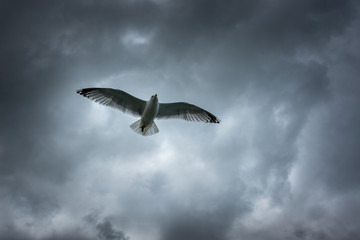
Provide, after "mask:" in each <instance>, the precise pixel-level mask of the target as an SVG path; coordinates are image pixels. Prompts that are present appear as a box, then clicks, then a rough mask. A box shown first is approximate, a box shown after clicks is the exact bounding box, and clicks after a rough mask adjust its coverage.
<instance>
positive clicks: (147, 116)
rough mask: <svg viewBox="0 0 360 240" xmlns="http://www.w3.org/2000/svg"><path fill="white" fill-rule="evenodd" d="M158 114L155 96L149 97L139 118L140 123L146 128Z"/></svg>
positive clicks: (157, 101)
mask: <svg viewBox="0 0 360 240" xmlns="http://www.w3.org/2000/svg"><path fill="white" fill-rule="evenodd" d="M158 112H159V100H158V98H157V94H155V95H153V96H151V98H150V100H149V101H147V103H146V107H145V110H144V113H143V115H142V116H141V123H142V125H143V126H145V127H146V126H148V125H149V124H150V123H152V122H153V121H154V119H155V117H156V116H157V114H158Z"/></svg>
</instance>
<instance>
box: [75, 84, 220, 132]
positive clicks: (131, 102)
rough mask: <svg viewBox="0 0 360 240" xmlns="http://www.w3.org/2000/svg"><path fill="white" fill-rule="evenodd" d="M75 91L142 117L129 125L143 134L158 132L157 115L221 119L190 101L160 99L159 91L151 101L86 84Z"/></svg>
mask: <svg viewBox="0 0 360 240" xmlns="http://www.w3.org/2000/svg"><path fill="white" fill-rule="evenodd" d="M76 92H77V93H78V94H80V95H82V96H84V97H87V98H89V99H91V100H93V101H95V102H98V103H100V104H103V105H105V106H110V107H113V108H117V109H119V110H120V111H122V112H124V113H129V114H131V115H133V116H136V117H141V118H140V119H139V120H138V121H136V122H134V123H133V124H131V125H130V128H131V129H133V130H134V131H135V132H137V133H139V134H141V135H143V136H149V135H152V134H155V133H158V132H159V129H158V127H157V126H156V124H155V122H154V119H155V118H158V119H162V118H179V119H184V120H186V121H200V122H206V123H220V120H219V119H218V118H217V117H216V116H215V115H213V114H211V113H210V112H208V111H206V110H204V109H202V108H200V107H198V106H195V105H193V104H190V103H186V102H174V103H159V100H158V97H157V94H155V95H152V96H151V98H150V99H149V101H144V100H141V99H139V98H137V97H134V96H132V95H130V94H128V93H126V92H124V91H122V90H119V89H112V88H84V89H79V90H77V91H76Z"/></svg>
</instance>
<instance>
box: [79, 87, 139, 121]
mask: <svg viewBox="0 0 360 240" xmlns="http://www.w3.org/2000/svg"><path fill="white" fill-rule="evenodd" d="M76 92H77V93H78V94H80V95H82V96H84V97H87V98H89V99H91V100H93V101H95V102H98V103H100V104H103V105H105V106H110V107H113V108H117V109H119V110H121V111H122V112H124V113H129V114H131V115H134V116H141V115H142V113H143V112H144V109H145V106H146V102H145V101H144V100H141V99H139V98H136V97H134V96H132V95H130V94H128V93H126V92H124V91H121V90H119V89H112V88H84V89H79V90H77V91H76Z"/></svg>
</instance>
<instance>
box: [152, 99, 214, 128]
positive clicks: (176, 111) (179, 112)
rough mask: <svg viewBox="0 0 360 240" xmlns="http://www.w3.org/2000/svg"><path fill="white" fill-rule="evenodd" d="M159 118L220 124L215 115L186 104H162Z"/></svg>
mask: <svg viewBox="0 0 360 240" xmlns="http://www.w3.org/2000/svg"><path fill="white" fill-rule="evenodd" d="M157 118H180V119H184V120H186V121H201V122H207V123H220V120H219V119H218V118H217V117H216V116H215V115H213V114H211V113H209V112H208V111H206V110H204V109H202V108H200V107H198V106H195V105H193V104H190V103H186V102H176V103H160V104H159V112H158V115H157Z"/></svg>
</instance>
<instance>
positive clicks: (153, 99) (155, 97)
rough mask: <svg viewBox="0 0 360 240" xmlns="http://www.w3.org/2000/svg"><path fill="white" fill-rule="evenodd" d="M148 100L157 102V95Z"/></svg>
mask: <svg viewBox="0 0 360 240" xmlns="http://www.w3.org/2000/svg"><path fill="white" fill-rule="evenodd" d="M150 100H152V101H158V98H157V94H155V95H152V96H151V98H150Z"/></svg>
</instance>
